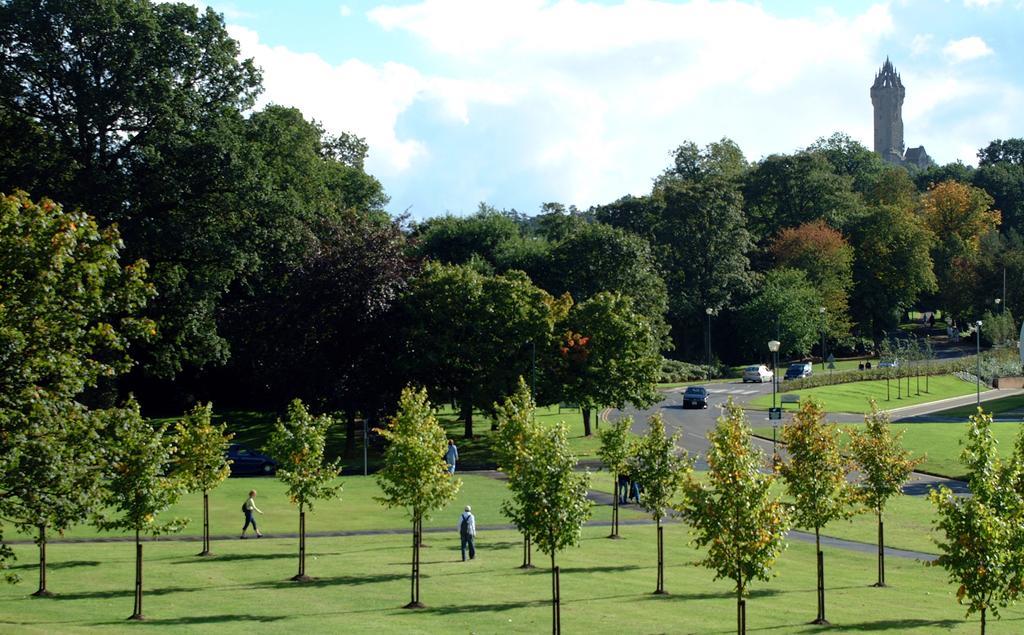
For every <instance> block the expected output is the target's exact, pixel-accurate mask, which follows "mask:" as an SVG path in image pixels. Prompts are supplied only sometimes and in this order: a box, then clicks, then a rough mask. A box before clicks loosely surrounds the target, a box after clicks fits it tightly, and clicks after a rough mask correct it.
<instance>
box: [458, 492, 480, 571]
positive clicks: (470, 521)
mask: <svg viewBox="0 0 1024 635" xmlns="http://www.w3.org/2000/svg"><path fill="white" fill-rule="evenodd" d="M459 538H460V539H461V541H462V561H463V562H465V561H466V547H467V546H468V547H469V559H470V560H472V559H473V558H475V557H476V518H474V517H473V508H472V507H470V506H469V505H466V511H464V512H462V516H460V517H459Z"/></svg>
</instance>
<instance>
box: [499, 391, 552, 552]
mask: <svg viewBox="0 0 1024 635" xmlns="http://www.w3.org/2000/svg"><path fill="white" fill-rule="evenodd" d="M495 419H496V421H497V423H498V429H497V430H496V431H495V433H494V434H493V435H492V436H491V438H492V440H493V444H492V447H493V448H494V456H495V458H496V459H497V461H498V469H500V470H501V471H503V472H505V474H506V475H507V476H508V486H509V489H512V490H514V489H515V488H516V487H518V483H519V482H520V480H521V479H520V472H521V470H522V469H523V468H524V467H525V466H526V465H527V464H528V463H529V461H530V455H529V448H530V447H531V445H530V442H529V439H530V438H531V437H533V436H535V435H537V434H540V428H539V427H538V425H537V419H536V418H535V417H534V402H533V397H532V396H531V394H530V389H529V387H528V386H527V385H526V382H525V381H524V380H523V378H522V377H520V378H519V387H518V388H517V389H516V391H515V392H514V393H512V394H511V395H509V396H508V397H506V398H505V400H504V401H503V402H502V403H500V404H495ZM501 512H502V513H503V514H504V515H505V516H506V517H508V519H509V520H511V521H512V524H514V525H515V526H516V527H517V528H518V529H519V530H520V531H521V532H522V534H523V564H522V566H521V567H520V568H522V569H532V568H533V562H532V553H531V545H530V534H528V533H527V530H528V527H527V523H526V520H525V518H524V517H523V512H524V509H523V507H522V506H520V505H517V504H516V498H515V497H512V498H511V499H507V500H506V501H505V502H504V503H502V506H501Z"/></svg>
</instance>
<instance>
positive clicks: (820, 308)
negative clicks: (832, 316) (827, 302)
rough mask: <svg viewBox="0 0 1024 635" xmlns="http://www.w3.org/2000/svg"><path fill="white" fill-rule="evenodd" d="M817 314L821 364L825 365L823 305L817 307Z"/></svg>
mask: <svg viewBox="0 0 1024 635" xmlns="http://www.w3.org/2000/svg"><path fill="white" fill-rule="evenodd" d="M818 314H819V315H821V364H822V366H824V365H825V320H826V318H825V307H823V306H820V307H818Z"/></svg>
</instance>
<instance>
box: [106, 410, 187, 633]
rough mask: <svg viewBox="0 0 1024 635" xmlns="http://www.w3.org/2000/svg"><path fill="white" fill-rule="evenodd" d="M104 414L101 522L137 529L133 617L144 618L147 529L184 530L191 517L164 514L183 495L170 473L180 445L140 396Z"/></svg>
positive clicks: (154, 532)
mask: <svg viewBox="0 0 1024 635" xmlns="http://www.w3.org/2000/svg"><path fill="white" fill-rule="evenodd" d="M104 418H105V419H106V421H105V424H104V426H103V431H102V434H103V438H104V439H105V441H106V445H105V448H106V450H105V466H104V467H105V469H104V476H105V478H106V483H105V487H104V488H103V490H102V491H103V494H102V496H101V498H100V500H99V505H98V507H99V508H100V509H102V510H103V512H102V515H101V516H99V517H98V518H97V520H96V526H97V527H99V528H100V529H102V530H121V531H130V532H134V534H135V608H134V611H133V612H132V614H131V616H130V617H129V618H128V619H132V620H142V619H145V617H144V615H143V613H142V542H141V537H142V534H149V535H158V534H164V533H169V532H175V531H180V530H181V529H182V528H183V527H184V525H185V523H187V520H184V521H183V520H179V519H172V520H170V521H167V522H162V521H160V519H159V516H160V514H161V513H162V512H164V511H165V510H166V509H167V508H168V507H170V506H171V505H173V504H174V503H175V502H177V501H178V499H179V498H180V497H181V482H180V481H179V480H178V479H177V478H176V477H174V476H171V475H170V473H171V469H172V467H173V461H174V453H175V447H174V444H173V439H172V438H171V436H170V435H168V434H167V430H166V427H154V425H153V424H151V423H150V422H148V421H146V420H144V419H143V418H142V414H141V413H140V412H139V404H138V403H137V402H135V401H129V402H128V404H127V405H125V406H124V407H123V408H116V409H111V410H107V411H104Z"/></svg>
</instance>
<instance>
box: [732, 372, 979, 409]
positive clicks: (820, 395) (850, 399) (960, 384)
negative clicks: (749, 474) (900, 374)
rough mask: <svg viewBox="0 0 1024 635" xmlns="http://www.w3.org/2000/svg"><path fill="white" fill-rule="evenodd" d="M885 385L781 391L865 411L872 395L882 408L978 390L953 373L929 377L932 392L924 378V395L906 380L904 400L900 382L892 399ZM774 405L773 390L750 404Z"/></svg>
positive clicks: (861, 383)
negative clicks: (911, 389)
mask: <svg viewBox="0 0 1024 635" xmlns="http://www.w3.org/2000/svg"><path fill="white" fill-rule="evenodd" d="M885 384H886V382H885V380H875V381H858V382H851V383H848V384H837V385H835V386H819V387H818V388H808V389H807V390H798V391H794V392H792V393H789V392H788V391H787V392H783V393H781V394H783V395H785V394H797V395H800V398H801V399H807V398H811V397H813V398H814V399H817V400H818V401H819V402H821V403H822V405H823V406H824V408H825V410H826V411H827V412H854V413H862V412H867V411H868V410H869V405H868V400H869V399H871V398H874V399H875V400H876V401H877V402H878V407H879V408H883V409H890V408H901V407H903V406H913V405H916V404H922V403H928V402H931V401H938V400H940V399H948V398H950V397H959V396H962V395H969V394H973V393H974V391H975V390H976V388H975V385H974V384H973V383H969V382H966V381H963V380H962V379H957V378H956V377H954V376H953V375H942V376H938V377H932V378H930V379H929V381H928V386H929V390H930V392H928V393H925V392H924V381H923V379H922V382H921V394H920V395H918V394H917V383H916V380H914V382H912V383H911V387H912V388H913V391H911V393H910V394H908V393H907V391H906V382H905V381H904V383H903V395H902V399H897V398H896V394H897V392H896V381H895V380H892V381H891V382H890V387H889V388H890V390H889V393H888V394H889V396H890V398H889V399H887V398H886V395H887V392H886V385H885ZM771 405H772V396H771V394H770V393H769V394H767V395H760V396H758V397H755V398H754V399H752V400H751V401H750V403H749V406H748V407H749V408H750V409H752V410H767V409H768V408H769V407H771ZM782 407H783V408H785V409H786V410H796V409H797V404H784V405H783V406H782Z"/></svg>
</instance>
